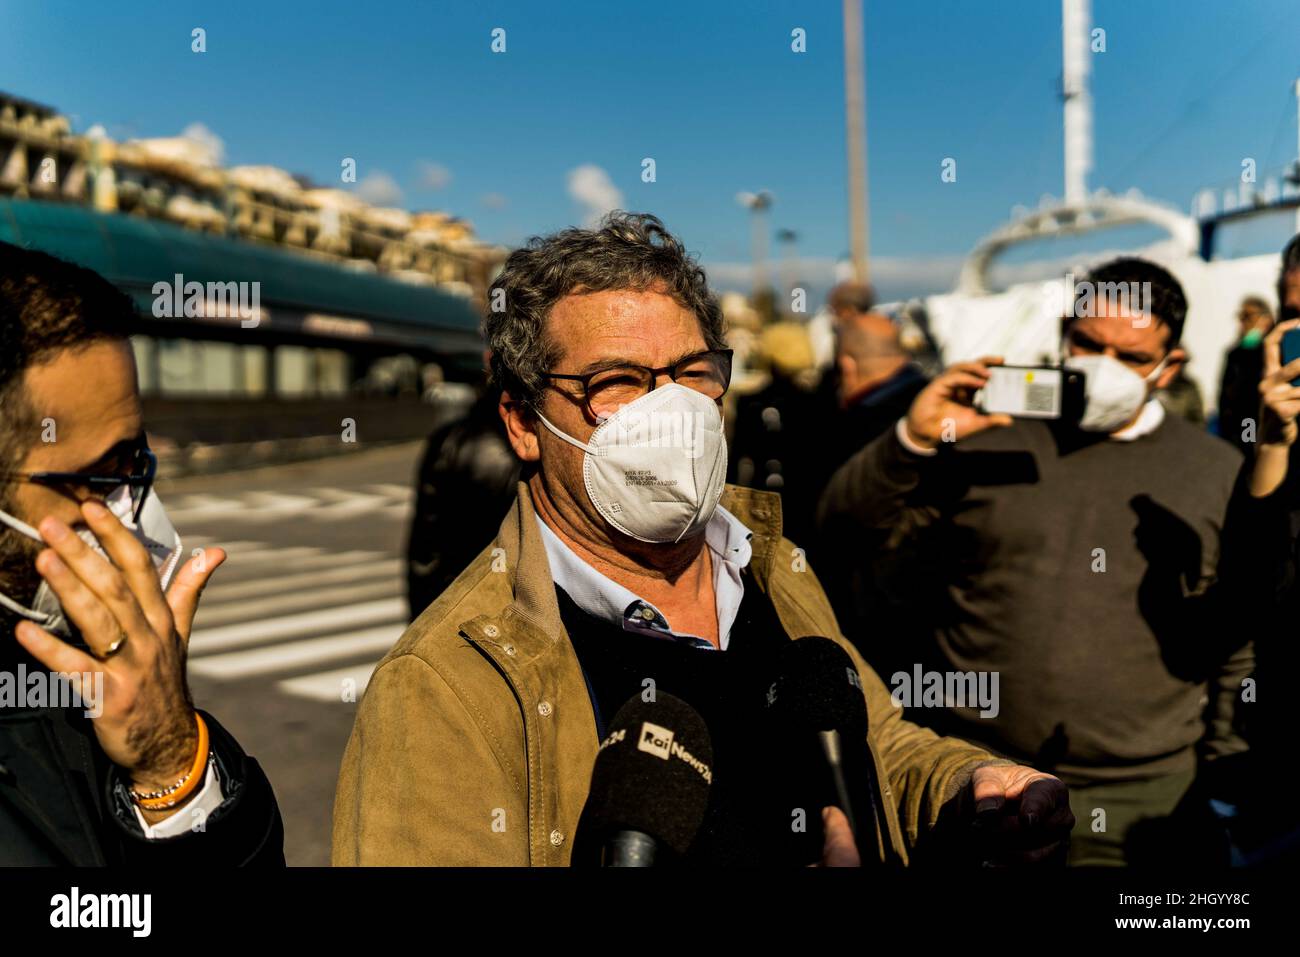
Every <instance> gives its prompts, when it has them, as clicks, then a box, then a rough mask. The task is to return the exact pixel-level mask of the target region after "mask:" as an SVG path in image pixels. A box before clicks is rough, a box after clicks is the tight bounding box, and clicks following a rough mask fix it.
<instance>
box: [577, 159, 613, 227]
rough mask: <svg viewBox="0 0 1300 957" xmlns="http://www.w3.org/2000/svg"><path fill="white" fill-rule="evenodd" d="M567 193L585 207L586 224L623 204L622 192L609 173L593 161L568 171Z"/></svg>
mask: <svg viewBox="0 0 1300 957" xmlns="http://www.w3.org/2000/svg"><path fill="white" fill-rule="evenodd" d="M569 195H570V196H571V197H573V198H574V199H575V200H577V201H578V202H579V203H581V204H582V206H584V207H585V213H586V216H585V219H586V222H587V224H588V225H592V224H594V223H596V222H597V221H598V220H599V219H600V217H602V216H604V215H605V214H606V213H608V212H609V211H610V210H611V209H620V208H622V206H623V194H622V193H621V192H619V189H618V187H616V186H615V185H614V183H613V181H612V180H611V179H610V178H609V174H608V173H606V172H605V171H604V170H603V169H601V168H600V167H599V166H596V165H595V164H593V163H584V164H583V165H582V166H579V167H576V168H575V169H572V170H570V171H569Z"/></svg>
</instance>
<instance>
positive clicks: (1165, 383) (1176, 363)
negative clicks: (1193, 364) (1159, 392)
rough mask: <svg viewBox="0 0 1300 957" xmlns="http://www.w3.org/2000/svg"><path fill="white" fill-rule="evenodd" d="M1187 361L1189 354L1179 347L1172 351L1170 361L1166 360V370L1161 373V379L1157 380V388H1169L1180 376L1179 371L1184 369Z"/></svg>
mask: <svg viewBox="0 0 1300 957" xmlns="http://www.w3.org/2000/svg"><path fill="white" fill-rule="evenodd" d="M1186 361H1187V352H1186V351H1185V350H1183V349H1181V348H1178V347H1175V348H1173V349H1171V350H1170V352H1169V357H1168V359H1166V360H1165V369H1164V371H1163V372H1161V373H1160V377H1159V378H1157V379H1156V382H1155V388H1157V389H1167V388H1169V386H1170V385H1172V384H1173V381H1174V379H1175V378H1176V377H1177V376H1178V370H1179V369H1181V368H1182V367H1183V363H1184V362H1186Z"/></svg>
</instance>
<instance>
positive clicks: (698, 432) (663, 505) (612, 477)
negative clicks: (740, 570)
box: [537, 382, 727, 542]
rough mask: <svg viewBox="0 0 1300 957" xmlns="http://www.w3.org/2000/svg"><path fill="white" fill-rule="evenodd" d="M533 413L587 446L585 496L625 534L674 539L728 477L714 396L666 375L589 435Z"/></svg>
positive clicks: (706, 510) (696, 522)
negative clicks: (585, 438) (583, 436)
mask: <svg viewBox="0 0 1300 957" xmlns="http://www.w3.org/2000/svg"><path fill="white" fill-rule="evenodd" d="M537 417H538V418H539V419H541V420H542V424H543V425H545V426H546V427H547V428H548V429H550V430H551V431H552V432H554V433H555V434H556V435H557V436H558V437H559V438H561V439H563V440H564V441H566V442H568V443H569V444H570V445H572V446H574V447H576V448H579V449H582V451H583V452H585V453H586V454H585V455H584V456H583V461H582V475H583V478H584V480H585V482H586V486H587V497H588V498H590V499H591V504H592V505H594V506H595V507H596V511H598V512H599V513H600V514H601V516H602V517H603V518H604V519H605V521H607V522H609V524H610V525H613V526H614V527H615V528H616V529H618V530H619V531H620V532H622V533H623V534H624V535H630V536H631V537H632V538H635V539H637V540H638V541H642V542H679V541H681V540H682V539H683V538H686V537H687V536H690V535H694V534H695V533H696V532H699V531H701V530H702V529H703V528H704V526H706V525H707V524H708V523H709V519H711V518H712V517H713V511H714V509H716V508H717V506H718V499H719V498H721V497H722V486H723V484H724V483H725V482H726V478H727V440H726V438H725V436H724V435H723V432H722V415H721V413H720V412H719V411H718V406H717V403H716V402H714V400H713V399H710V398H708V397H707V396H705V395H703V394H701V393H699V392H696V391H695V390H694V389H688V388H687V387H686V386H684V385H678V384H677V383H676V382H672V383H669V384H668V385H665V386H661V387H659V388H658V389H654V390H652V391H650V392H647V393H646V394H645V395H643V396H641V398H639V399H637V400H636V401H635V402H629V403H628V404H627V405H625V406H623V407H622V408H620V409H619V410H618V411H617V412H615V413H614V414H613V415H611V416H610V417H609V418H608V419H606V420H605V421H604V422H602V423H601V424H600V425H598V426H597V427H596V431H595V432H593V433H591V439H590V440H589V441H588V442H579V441H578V440H577V439H575V438H574V437H573V436H571V435H566V434H565V433H564V432H561V431H560V430H559V429H557V428H556V427H555V426H553V425H552V424H551V423H550V422H548V421H547V420H546V417H545V416H543V415H542V414H541V413H540V412H539V413H538V414H537Z"/></svg>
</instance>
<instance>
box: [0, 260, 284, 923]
mask: <svg viewBox="0 0 1300 957" xmlns="http://www.w3.org/2000/svg"><path fill="white" fill-rule="evenodd" d="M134 311H135V307H134V305H133V303H132V302H131V300H130V298H128V297H127V296H126V295H125V294H124V293H122V292H120V291H119V290H117V289H116V288H114V287H113V286H112V285H110V284H109V283H108V282H107V281H106V280H105V279H104V278H102V277H101V276H99V275H97V274H96V273H94V272H92V271H90V270H89V269H84V268H82V267H80V266H74V265H72V264H70V263H66V262H63V261H62V260H59V259H56V258H54V257H53V256H49V255H47V254H45V253H41V252H36V251H34V250H30V249H22V248H19V247H17V246H12V245H10V244H8V243H0V409H3V410H4V411H3V414H0V866H15V865H22V866H33V865H46V866H60V867H91V866H93V867H103V866H119V865H129V866H133V867H140V868H145V869H149V870H150V871H152V872H153V873H155V874H169V875H175V877H176V879H177V880H180V879H182V878H183V877H184V875H186V874H190V873H196V872H198V871H199V870H200V869H202V868H212V867H216V868H221V867H229V866H234V865H254V864H256V865H280V866H283V864H284V828H283V824H282V822H281V819H280V811H279V808H278V806H277V804H276V800H275V794H274V793H273V792H272V790H271V785H270V782H269V781H267V779H266V775H265V774H264V773H263V772H262V769H261V768H260V767H259V766H258V763H257V762H256V761H255V760H253V759H252V758H251V757H249V756H248V755H246V754H245V753H244V752H243V750H242V749H241V748H240V746H239V743H238V742H237V741H236V740H235V739H234V737H232V736H231V734H230V733H229V732H228V731H226V730H225V729H224V728H222V727H221V725H220V724H218V723H217V720H216V719H215V718H213V717H212V715H210V714H207V713H206V712H200V711H196V710H195V707H194V702H193V700H192V699H191V697H190V692H189V687H188V683H187V681H186V669H185V653H186V647H187V645H188V642H189V637H190V626H191V624H192V622H193V621H194V614H195V611H196V610H197V609H198V603H199V593H200V592H201V591H202V590H203V588H204V586H205V585H206V584H207V583H208V581H209V579H210V578H211V576H212V573H213V572H214V571H215V570H216V569H217V567H218V566H219V565H220V564H221V563H222V562H223V561H224V560H225V557H226V555H225V552H224V551H222V550H221V549H219V548H205V549H195V550H194V557H193V558H192V559H191V560H185V559H186V554H185V551H184V549H183V547H182V542H181V539H180V537H179V536H178V535H177V533H176V530H175V529H174V528H172V526H171V523H170V522H169V521H168V519H167V516H166V513H165V512H164V511H163V508H162V505H161V504H160V503H159V501H158V497H157V496H156V495H155V494H154V492H153V478H154V469H155V468H156V464H157V463H156V460H155V459H154V457H153V453H152V452H151V451H150V449H149V445H148V442H147V440H146V436H145V431H144V421H143V417H142V411H141V405H140V393H139V389H138V387H137V384H136V368H135V358H134V355H133V353H132V351H131V343H130V341H129V339H128V335H129V331H130V329H131V328H132V326H133V324H134ZM58 674H69V675H76V676H78V677H79V678H80V679H81V680H80V681H79V684H77V685H74V686H73V688H72V690H76V691H78V692H79V694H78V695H77V696H73V695H72V694H71V693H70V689H68V688H66V687H65V688H63V689H62V690H61V691H60V690H58V689H57V686H54V685H53V684H52V681H53V679H54V677H55V676H56V675H58ZM22 676H25V679H26V680H23V677H22ZM81 676H84V677H81ZM33 688H44V691H43V692H42V693H40V694H39V697H35V696H32V697H29V693H30V692H32V690H33ZM15 691H17V694H14V692H15ZM56 694H57V700H55V695H56ZM78 698H80V700H78ZM200 916H202V915H200Z"/></svg>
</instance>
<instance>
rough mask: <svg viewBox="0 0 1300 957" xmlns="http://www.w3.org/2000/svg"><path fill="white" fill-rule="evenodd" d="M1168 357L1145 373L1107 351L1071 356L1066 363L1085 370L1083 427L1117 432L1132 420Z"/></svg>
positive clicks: (1089, 430) (1080, 425)
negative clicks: (1138, 371)
mask: <svg viewBox="0 0 1300 957" xmlns="http://www.w3.org/2000/svg"><path fill="white" fill-rule="evenodd" d="M1167 361H1168V360H1167V359H1162V360H1160V364H1159V365H1158V366H1156V367H1155V368H1154V369H1152V370H1151V372H1150V373H1148V374H1147V375H1146V376H1145V377H1143V376H1140V375H1138V374H1137V373H1136V372H1134V371H1133V370H1132V369H1130V368H1129V367H1128V366H1126V365H1124V363H1122V362H1120V361H1119V360H1118V359H1115V358H1112V357H1111V356H1107V355H1090V356H1067V357H1066V359H1065V365H1066V367H1067V368H1070V369H1077V370H1078V371H1080V372H1082V373H1083V393H1084V408H1083V418H1082V419H1081V420H1080V421H1079V428H1081V429H1083V430H1084V431H1085V432H1114V431H1115V430H1116V429H1118V428H1119V427H1120V426H1122V425H1124V424H1125V423H1126V422H1131V421H1132V420H1133V417H1134V416H1135V415H1137V414H1138V411H1139V410H1140V409H1141V408H1142V405H1143V403H1145V402H1146V400H1147V386H1148V385H1149V384H1150V383H1152V382H1154V381H1155V380H1156V379H1158V378H1159V377H1160V373H1161V372H1163V371H1164V368H1165V363H1166V362H1167Z"/></svg>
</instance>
